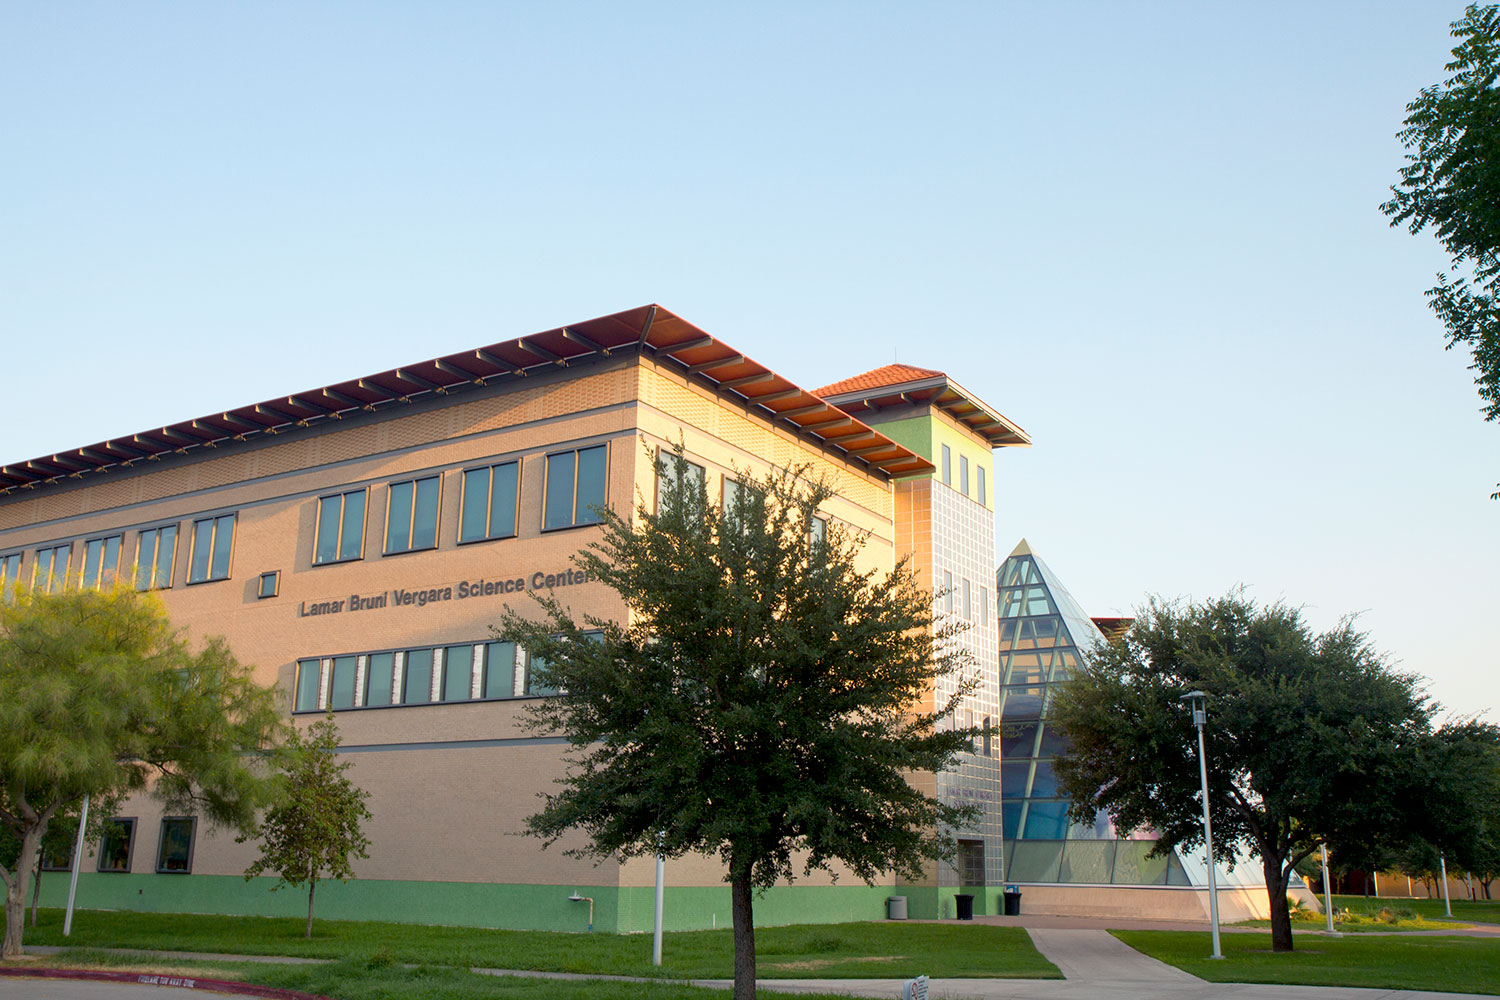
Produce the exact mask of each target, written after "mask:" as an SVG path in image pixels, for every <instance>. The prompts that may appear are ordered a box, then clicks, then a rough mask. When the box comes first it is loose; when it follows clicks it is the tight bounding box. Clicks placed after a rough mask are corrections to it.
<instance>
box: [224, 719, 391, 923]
mask: <svg viewBox="0 0 1500 1000" xmlns="http://www.w3.org/2000/svg"><path fill="white" fill-rule="evenodd" d="M338 749H339V727H338V725H337V724H336V723H335V722H334V721H333V713H331V712H330V713H329V714H328V716H327V717H326V718H324V719H321V720H319V721H318V722H315V723H313V724H312V725H311V726H309V727H308V730H307V733H306V735H303V734H301V733H300V732H298V731H297V730H296V729H293V730H292V733H291V736H290V737H289V738H288V739H287V742H286V746H285V748H284V750H283V754H282V761H281V788H280V795H279V798H278V801H277V802H276V804H275V805H273V806H272V807H271V808H270V809H268V810H267V811H266V818H265V820H264V822H262V823H261V826H260V829H259V831H257V832H258V834H259V836H260V837H261V845H260V858H259V859H257V860H256V862H255V863H254V864H252V865H251V866H250V867H249V868H247V869H245V881H247V882H248V881H249V880H250V879H253V878H255V877H256V876H257V875H260V874H262V873H264V872H267V871H271V872H275V873H276V874H277V875H278V876H280V880H279V881H278V882H277V883H276V885H274V886H272V888H271V891H272V892H275V891H276V890H277V889H280V888H282V887H283V886H292V887H293V888H296V887H299V886H302V885H306V886H307V932H306V936H307V937H308V938H311V937H312V927H313V896H314V894H315V893H316V892H317V891H318V881H319V879H322V878H324V877H327V878H336V879H338V880H339V881H341V882H347V881H349V880H350V879H351V878H353V877H354V869H353V867H352V866H351V864H350V861H351V859H353V858H368V857H369V856H370V853H369V848H370V842H369V840H367V839H366V838H365V835H364V834H363V833H362V832H361V831H360V824H361V823H362V822H363V821H364V820H367V819H369V818H370V810H369V809H367V808H365V799H367V798H369V793H368V792H366V791H364V790H363V789H361V788H360V787H359V786H357V785H355V784H354V782H352V781H350V780H349V778H348V777H347V776H346V775H345V774H344V772H345V771H347V770H349V768H350V767H351V766H352V765H351V764H350V762H349V761H344V762H342V763H340V762H339V760H338ZM238 839H239V840H240V841H244V840H247V839H249V835H246V836H242V837H240V838H238Z"/></svg>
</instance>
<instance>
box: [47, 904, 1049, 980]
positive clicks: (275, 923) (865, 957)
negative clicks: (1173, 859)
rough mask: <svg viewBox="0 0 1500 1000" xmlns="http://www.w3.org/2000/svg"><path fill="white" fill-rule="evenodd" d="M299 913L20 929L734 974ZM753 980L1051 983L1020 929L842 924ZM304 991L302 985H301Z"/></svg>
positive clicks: (637, 955) (682, 951)
mask: <svg viewBox="0 0 1500 1000" xmlns="http://www.w3.org/2000/svg"><path fill="white" fill-rule="evenodd" d="M303 924H304V922H303V921H302V920H300V919H298V918H295V917H289V918H280V917H226V916H212V915H190V914H177V913H126V912H115V911H104V910H80V911H78V912H76V913H74V915H73V934H72V936H71V937H69V938H64V937H63V936H62V911H61V910H45V909H44V910H42V911H41V919H40V922H39V925H38V926H37V927H36V928H35V929H33V928H30V927H28V928H27V929H26V943H27V944H28V945H32V944H40V945H72V946H74V947H94V948H131V949H142V950H163V951H195V952H213V953H220V952H224V953H231V954H237V955H295V956H300V957H306V958H330V959H337V960H349V961H352V962H355V963H357V964H359V963H368V962H370V960H372V959H376V960H381V961H391V962H394V963H402V964H405V963H411V964H417V965H433V966H448V967H457V968H460V969H467V968H473V967H478V968H490V969H535V970H544V971H549V972H580V973H593V974H599V975H617V976H662V977H666V978H671V979H702V978H711V979H720V978H728V977H730V976H732V975H733V974H734V941H733V937H732V935H731V932H730V931H729V930H728V929H727V928H726V929H723V930H717V931H683V932H678V933H670V934H666V935H664V936H663V941H662V960H663V964H662V966H661V968H660V969H656V968H653V967H652V965H651V938H650V936H649V935H644V934H630V935H617V934H560V933H555V932H549V931H505V930H486V929H483V928H475V927H428V926H421V925H416V924H394V923H380V922H375V921H350V920H319V921H317V922H316V923H315V924H314V925H313V938H312V940H311V941H308V940H306V939H304V938H303V936H302V932H303ZM755 944H756V959H757V973H758V975H760V976H761V977H762V978H766V979H782V978H796V979H839V978H879V979H884V978H908V977H911V976H917V975H923V974H925V975H929V976H934V977H938V976H943V977H974V978H981V977H984V978H988V977H997V978H1022V979H1057V978H1060V974H1059V973H1058V971H1057V967H1056V966H1054V965H1053V964H1052V963H1051V962H1048V961H1047V960H1046V959H1044V958H1043V957H1042V956H1041V955H1040V954H1039V953H1038V952H1037V950H1036V948H1035V947H1033V946H1032V944H1031V939H1030V938H1029V937H1028V936H1027V934H1026V932H1025V931H1024V930H1022V929H1020V928H1018V927H988V926H984V925H978V924H957V923H942V924H925V923H906V924H903V923H849V924H803V925H798V926H793V927H763V928H758V929H757V930H756V932H755ZM299 988H300V987H299Z"/></svg>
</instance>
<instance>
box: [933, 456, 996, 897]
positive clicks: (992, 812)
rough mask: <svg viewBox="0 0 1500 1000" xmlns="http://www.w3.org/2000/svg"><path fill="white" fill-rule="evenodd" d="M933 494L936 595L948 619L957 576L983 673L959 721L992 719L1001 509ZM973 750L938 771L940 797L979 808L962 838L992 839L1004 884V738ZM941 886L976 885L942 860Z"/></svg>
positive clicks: (988, 871)
mask: <svg viewBox="0 0 1500 1000" xmlns="http://www.w3.org/2000/svg"><path fill="white" fill-rule="evenodd" d="M929 482H930V484H931V485H930V494H931V504H930V511H931V515H930V516H931V554H932V561H931V567H932V569H931V581H932V585H933V592H934V594H935V595H937V596H936V598H935V600H936V604H935V608H936V611H937V613H938V616H939V619H940V620H941V619H942V618H943V617H944V616H946V615H948V612H947V611H946V610H945V609H946V608H947V607H948V606H949V604H948V599H947V598H945V597H943V596H941V594H940V591H941V590H942V588H943V586H944V583H945V581H946V579H947V577H946V576H944V574H945V573H948V574H951V575H952V579H953V596H952V608H953V611H952V613H951V617H952V618H954V619H956V620H958V621H960V622H963V623H964V624H966V625H967V626H968V628H967V629H966V630H965V631H964V632H963V633H962V634H961V635H960V636H959V637H958V639H957V642H958V644H959V646H960V647H961V648H962V649H963V651H964V652H965V653H966V654H967V655H968V659H969V663H968V665H967V666H966V667H965V668H964V670H963V674H964V675H965V676H974V677H977V679H978V683H977V685H976V686H975V688H974V689H973V691H971V692H970V693H969V694H968V695H966V696H965V698H964V699H963V701H962V703H961V704H960V706H959V709H958V712H957V716H956V718H955V722H956V724H957V725H959V726H969V725H976V726H977V725H982V724H983V723H984V722H985V721H986V720H988V721H989V722H990V723H991V724H994V723H996V722H998V720H999V718H1000V676H999V670H998V667H999V658H998V646H997V642H996V627H995V626H996V623H995V605H994V600H995V595H994V589H993V583H994V580H995V515H994V512H993V511H991V510H990V509H989V508H988V507H986V506H985V505H984V504H981V503H977V502H976V501H974V500H972V499H970V498H969V497H966V496H964V495H963V494H962V493H960V492H959V491H958V490H956V489H954V488H953V487H951V486H948V485H945V484H944V483H942V482H940V481H938V480H935V479H934V480H930V481H929ZM965 581H967V582H968V585H969V607H968V614H967V617H966V616H965V608H964V582H965ZM958 684H959V679H958V678H957V677H950V678H945V679H942V680H940V681H938V683H937V689H936V691H935V694H936V696H937V702H938V704H939V705H941V704H943V703H944V702H945V701H946V700H947V699H948V698H949V697H951V696H952V694H953V693H954V692H955V691H956V690H957V688H958ZM975 750H976V751H978V752H976V753H972V754H968V753H966V754H963V755H961V757H960V759H959V765H958V767H957V768H956V769H954V770H951V771H946V772H943V773H942V774H939V775H938V776H937V794H938V798H939V800H941V801H943V802H945V803H948V804H952V805H961V806H976V807H978V809H979V811H980V817H979V820H978V821H977V822H976V823H975V824H973V825H972V826H971V827H969V828H967V829H964V830H960V831H957V832H958V834H959V836H960V838H961V839H965V840H972V839H982V840H983V841H984V868H985V877H984V881H985V883H986V884H988V885H998V884H1000V883H1001V881H1002V880H1003V872H1004V866H1003V863H1002V850H1003V846H1002V845H1003V838H1002V831H1001V821H1000V757H999V744H998V741H994V740H992V741H991V752H990V754H989V755H986V754H984V752H983V751H984V744H983V742H982V741H979V740H976V741H975ZM938 884H939V885H960V884H972V880H964V879H962V878H961V877H960V873H959V871H958V870H957V869H956V868H955V867H954V866H952V865H947V864H945V865H942V866H940V868H939V873H938Z"/></svg>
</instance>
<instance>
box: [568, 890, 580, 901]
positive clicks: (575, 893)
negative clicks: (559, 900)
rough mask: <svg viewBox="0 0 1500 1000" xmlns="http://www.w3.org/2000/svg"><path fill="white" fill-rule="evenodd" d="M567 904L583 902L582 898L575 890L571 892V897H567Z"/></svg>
mask: <svg viewBox="0 0 1500 1000" xmlns="http://www.w3.org/2000/svg"><path fill="white" fill-rule="evenodd" d="M568 902H570V903H581V902H583V897H582V896H580V895H578V890H576V889H575V890H573V895H571V896H569V897H568Z"/></svg>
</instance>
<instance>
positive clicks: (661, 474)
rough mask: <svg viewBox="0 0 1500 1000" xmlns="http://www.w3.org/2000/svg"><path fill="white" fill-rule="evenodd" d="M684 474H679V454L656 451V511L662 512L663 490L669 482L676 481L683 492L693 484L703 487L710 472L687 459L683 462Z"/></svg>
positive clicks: (679, 489)
mask: <svg viewBox="0 0 1500 1000" xmlns="http://www.w3.org/2000/svg"><path fill="white" fill-rule="evenodd" d="M681 472H682V475H681V476H679V475H678V464H677V456H676V455H675V454H673V453H671V452H667V453H665V454H663V453H662V452H661V451H660V450H658V451H657V453H656V512H657V513H658V514H660V513H661V502H662V490H663V489H664V488H665V486H666V484H667V483H674V482H675V483H676V485H677V491H678V492H679V493H682V492H683V491H684V489H685V488H686V487H687V486H689V485H691V486H692V487H693V488H694V489H702V488H703V484H704V483H705V482H707V481H708V473H707V471H706V470H705V469H704V468H703V466H701V465H698V464H696V463H693V462H689V461H687V460H686V459H684V460H683V462H682V467H681Z"/></svg>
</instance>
